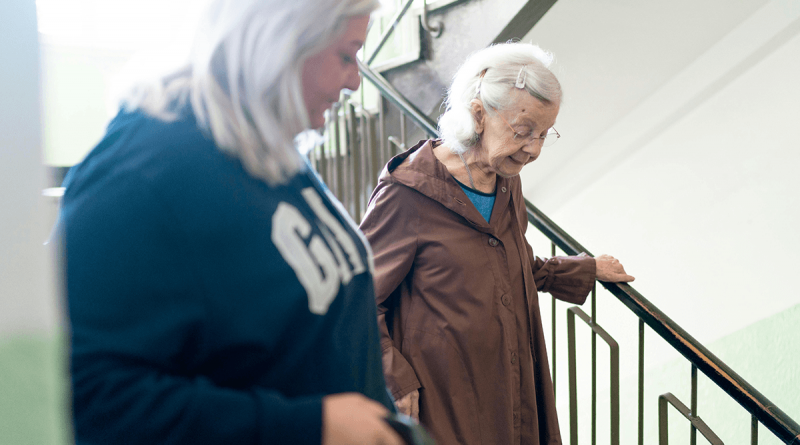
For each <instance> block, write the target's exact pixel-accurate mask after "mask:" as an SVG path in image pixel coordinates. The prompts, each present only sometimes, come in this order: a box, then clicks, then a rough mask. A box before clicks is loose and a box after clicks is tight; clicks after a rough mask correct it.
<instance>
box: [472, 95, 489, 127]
mask: <svg viewBox="0 0 800 445" xmlns="http://www.w3.org/2000/svg"><path fill="white" fill-rule="evenodd" d="M469 105H470V108H471V109H472V118H473V119H475V133H477V134H483V124H484V119H486V110H484V109H483V102H481V100H480V99H472V102H470V103H469Z"/></svg>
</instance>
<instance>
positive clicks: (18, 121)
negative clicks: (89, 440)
mask: <svg viewBox="0 0 800 445" xmlns="http://www.w3.org/2000/svg"><path fill="white" fill-rule="evenodd" d="M37 39H38V38H37V32H36V11H35V7H34V2H33V0H4V1H2V2H0V61H2V63H0V98H2V100H0V394H2V396H0V443H4V444H5V443H13V444H22V445H25V444H31V445H33V444H55V443H63V442H62V440H63V439H64V437H65V435H66V434H65V433H64V431H65V428H64V423H63V419H64V417H65V416H64V412H65V411H64V408H65V405H64V400H63V399H62V398H61V396H62V395H63V391H62V388H63V386H62V383H63V378H64V375H63V374H62V373H61V371H63V368H61V363H62V362H60V360H59V357H60V356H61V354H62V353H63V351H60V350H59V351H57V349H58V348H57V347H56V346H55V345H56V342H57V338H58V337H59V335H58V332H57V331H58V327H57V319H58V317H57V315H56V314H57V303H56V297H55V292H54V286H53V279H52V278H53V273H52V267H51V264H50V261H49V256H48V254H47V251H46V249H45V247H44V246H43V242H44V241H45V239H46V237H47V234H48V229H49V227H47V223H46V222H45V221H44V218H43V210H44V208H43V205H44V204H45V203H44V202H43V198H42V197H41V189H42V186H43V184H44V183H45V181H44V169H43V167H42V163H41V136H40V133H41V127H40V111H39V109H40V94H39V45H38V40H37Z"/></svg>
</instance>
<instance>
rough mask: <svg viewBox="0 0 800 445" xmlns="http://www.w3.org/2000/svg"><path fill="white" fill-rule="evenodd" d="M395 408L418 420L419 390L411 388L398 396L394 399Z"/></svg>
mask: <svg viewBox="0 0 800 445" xmlns="http://www.w3.org/2000/svg"><path fill="white" fill-rule="evenodd" d="M395 406H396V407H397V410H398V411H400V412H401V413H403V414H405V415H407V416H411V417H413V418H414V420H417V421H418V420H419V390H416V389H415V390H413V391H411V392H410V393H408V394H406V395H404V396H403V397H400V398H399V399H397V401H395Z"/></svg>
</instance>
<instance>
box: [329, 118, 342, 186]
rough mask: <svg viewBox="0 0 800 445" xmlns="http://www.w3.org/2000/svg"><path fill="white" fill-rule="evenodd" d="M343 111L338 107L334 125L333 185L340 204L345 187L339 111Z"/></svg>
mask: <svg viewBox="0 0 800 445" xmlns="http://www.w3.org/2000/svg"><path fill="white" fill-rule="evenodd" d="M340 109H342V107H341V106H339V107H337V109H336V117H335V122H336V124H335V125H334V127H333V128H334V132H333V153H334V154H333V176H334V178H333V179H334V181H333V182H332V184H333V185H334V191H333V194H334V195H336V198H338V199H339V201H340V202H343V200H342V191H341V190H342V187H344V178H343V177H342V173H343V172H342V147H341V145H342V129H341V126H342V125H341V119H342V117H341V116H340V113H339V110H340Z"/></svg>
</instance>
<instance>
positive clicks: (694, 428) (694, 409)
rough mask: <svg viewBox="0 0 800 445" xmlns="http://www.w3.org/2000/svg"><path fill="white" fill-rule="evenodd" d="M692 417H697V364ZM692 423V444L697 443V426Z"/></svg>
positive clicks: (693, 386)
mask: <svg viewBox="0 0 800 445" xmlns="http://www.w3.org/2000/svg"><path fill="white" fill-rule="evenodd" d="M691 403H692V417H697V366H695V365H694V364H692V402H691ZM691 425H692V427H691V428H692V430H691V436H690V439H689V443H690V444H691V445H697V427H695V426H694V423H692V424H691Z"/></svg>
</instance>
